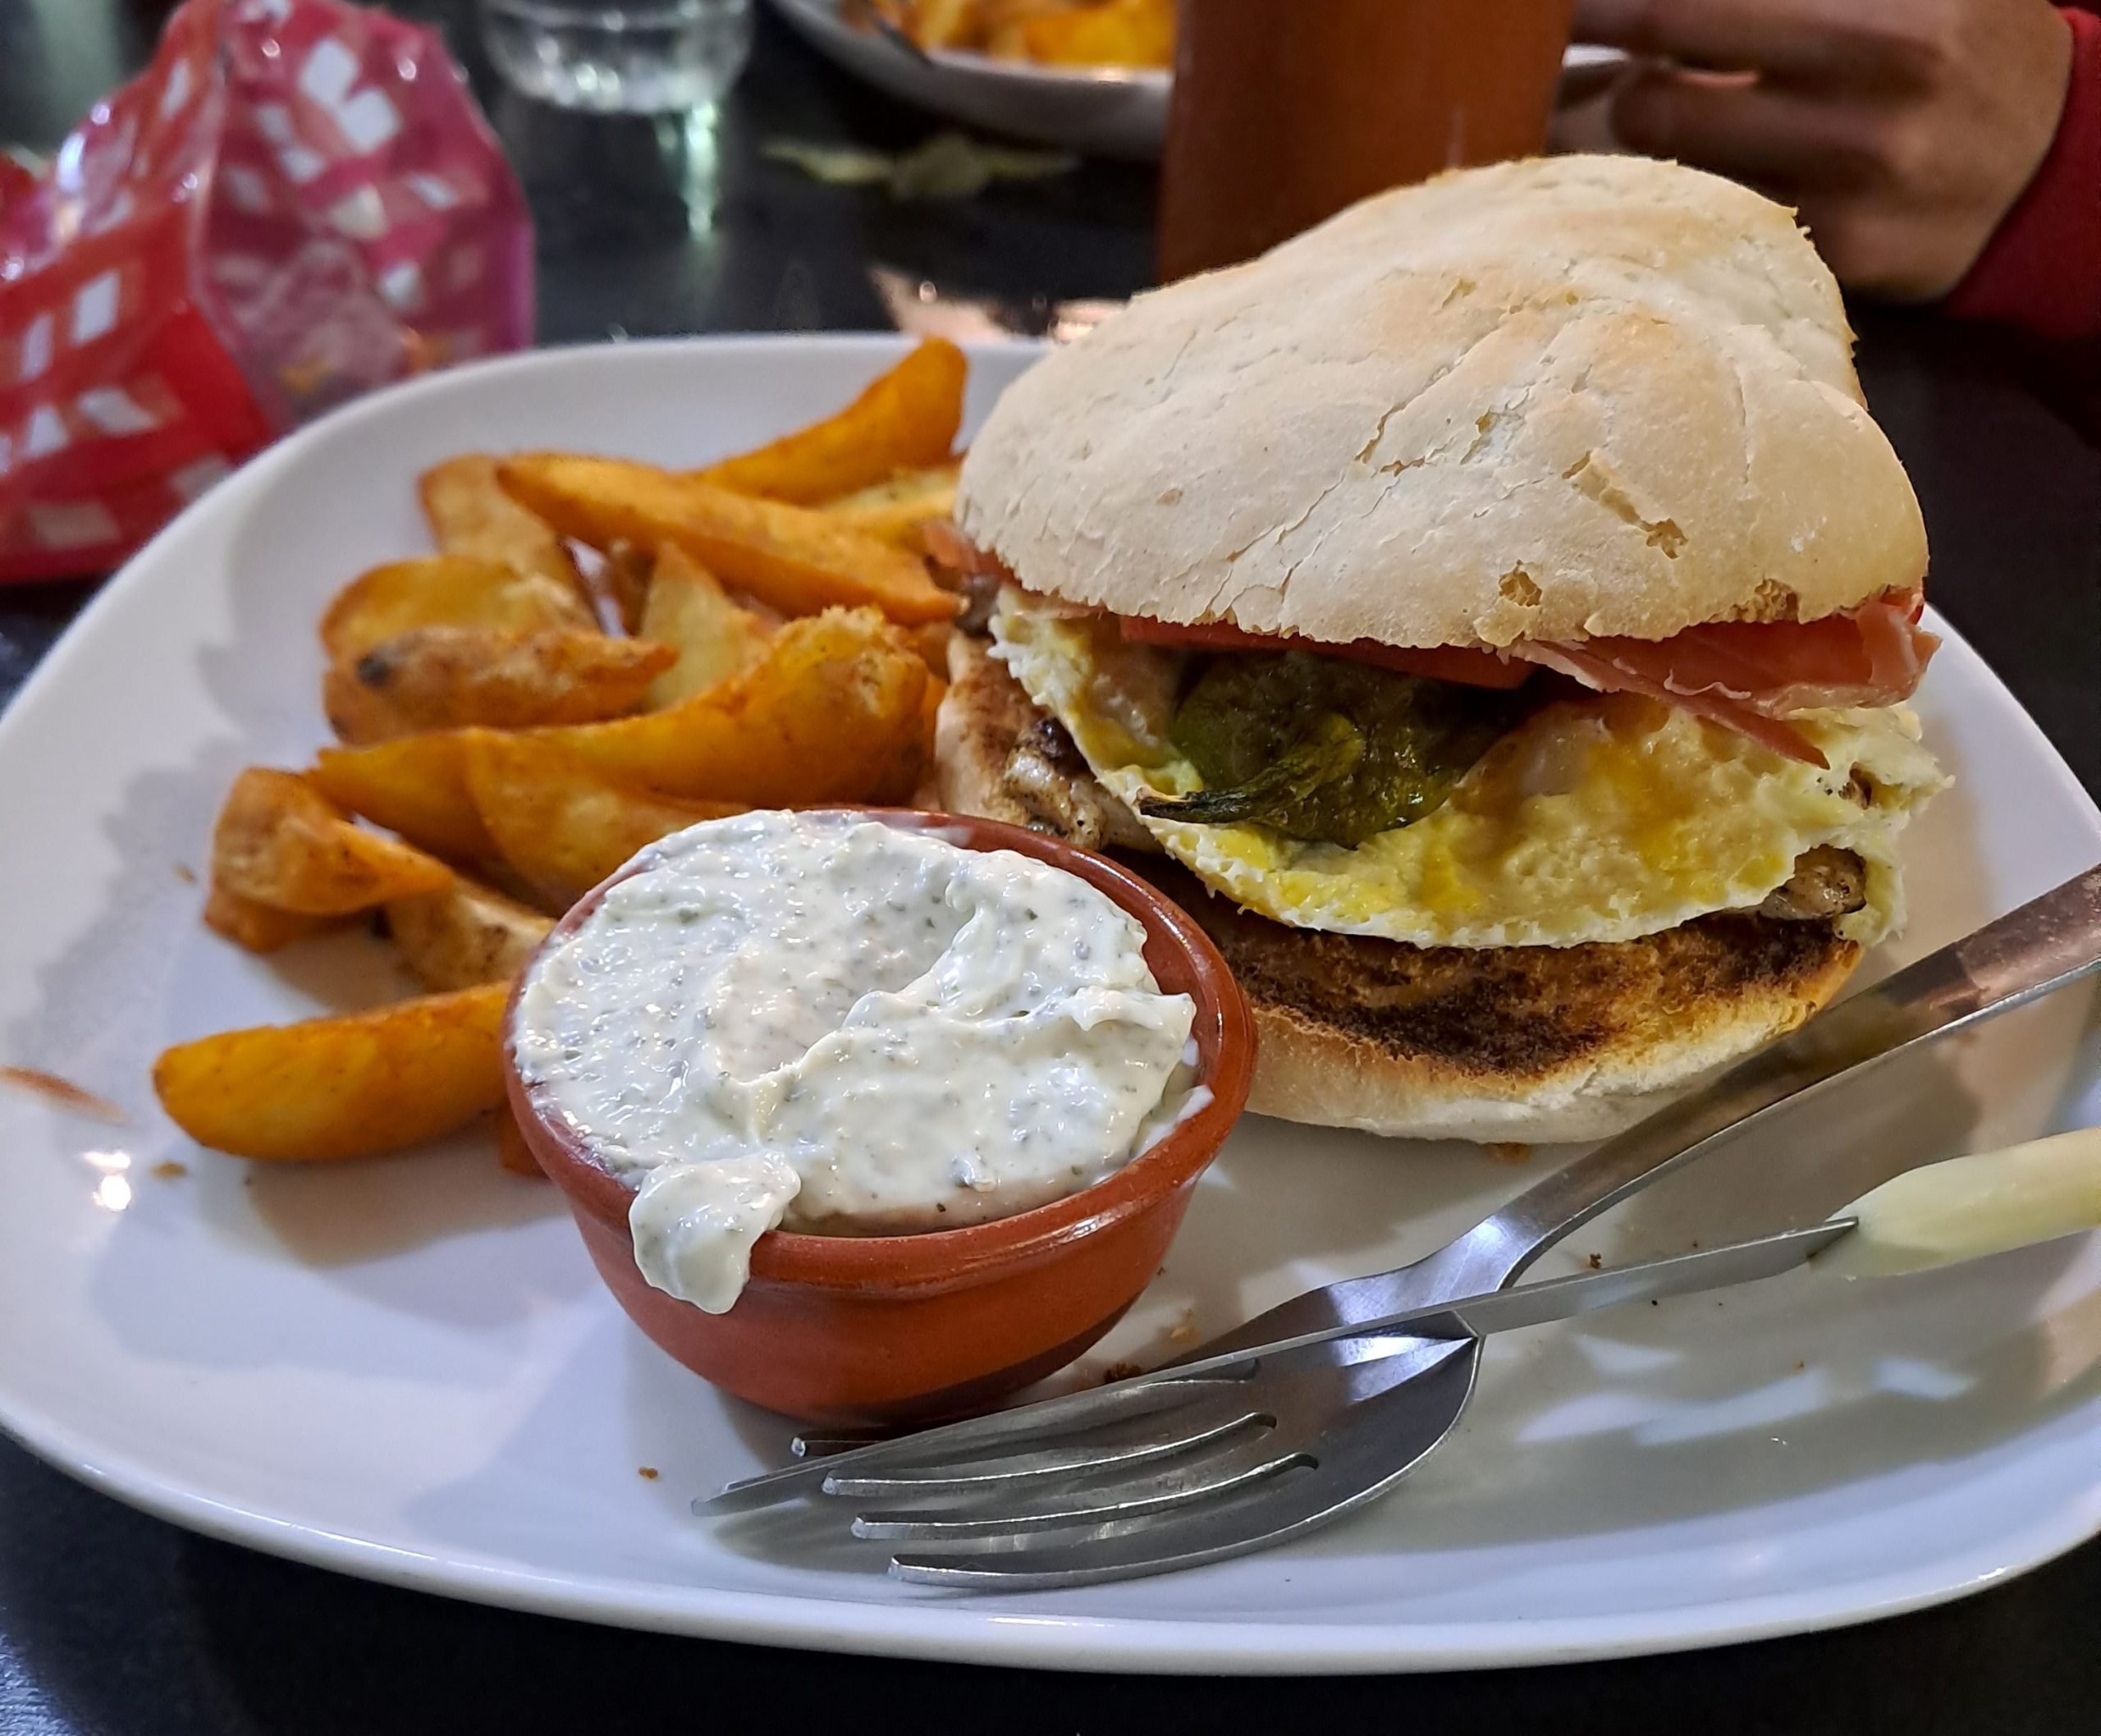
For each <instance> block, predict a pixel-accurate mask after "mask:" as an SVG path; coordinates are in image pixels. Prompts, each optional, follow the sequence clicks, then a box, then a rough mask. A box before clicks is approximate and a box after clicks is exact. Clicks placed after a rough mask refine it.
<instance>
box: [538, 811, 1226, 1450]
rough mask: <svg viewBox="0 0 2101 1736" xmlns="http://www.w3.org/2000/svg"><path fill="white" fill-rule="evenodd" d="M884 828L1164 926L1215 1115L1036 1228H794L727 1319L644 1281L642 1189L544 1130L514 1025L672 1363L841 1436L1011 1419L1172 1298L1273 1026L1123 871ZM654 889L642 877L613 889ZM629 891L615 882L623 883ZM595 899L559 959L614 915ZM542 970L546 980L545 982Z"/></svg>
mask: <svg viewBox="0 0 2101 1736" xmlns="http://www.w3.org/2000/svg"><path fill="white" fill-rule="evenodd" d="M853 811H854V812H860V813H865V814H866V817H867V818H870V819H872V820H878V821H881V822H882V823H883V824H885V825H886V826H895V827H900V828H902V829H905V830H909V831H936V832H939V833H940V834H941V835H942V836H945V837H946V838H949V839H950V840H951V841H954V842H955V843H957V844H959V845H963V846H964V848H966V849H970V850H1015V851H1018V852H1019V853H1020V854H1023V855H1025V856H1032V857H1034V858H1036V859H1037V860H1038V861H1041V862H1047V863H1051V864H1052V865H1053V866H1054V867H1056V868H1064V869H1065V870H1066V871H1067V872H1068V873H1073V874H1077V875H1078V876H1079V877H1080V878H1081V879H1083V880H1084V881H1086V882H1088V883H1089V884H1090V885H1092V886H1097V887H1099V888H1100V889H1101V891H1103V892H1105V893H1106V894H1107V895H1109V896H1110V898H1111V899H1113V900H1115V902H1116V903H1117V904H1119V905H1121V906H1122V907H1123V908H1124V909H1126V910H1128V911H1129V912H1130V913H1131V914H1132V915H1133V916H1135V917H1136V918H1137V919H1138V920H1139V921H1140V922H1141V923H1143V924H1144V925H1145V930H1146V946H1145V955H1146V962H1147V964H1149V965H1150V966H1151V968H1152V973H1153V975H1154V976H1155V977H1156V978H1158V979H1159V983H1160V987H1161V988H1162V989H1164V990H1165V991H1166V992H1169V993H1170V994H1172V993H1178V992H1179V993H1184V994H1188V996H1191V997H1192V999H1193V1000H1194V1001H1196V1003H1197V1019H1196V1024H1195V1028H1194V1029H1193V1032H1192V1035H1193V1036H1194V1037H1195V1039H1196V1044H1197V1074H1198V1076H1199V1083H1201V1084H1202V1085H1204V1086H1206V1087H1207V1088H1209V1090H1210V1092H1211V1101H1210V1102H1209V1103H1207V1104H1206V1105H1205V1106H1204V1107H1203V1108H1202V1109H1201V1110H1199V1111H1197V1113H1196V1114H1194V1115H1191V1116H1189V1117H1188V1119H1187V1120H1184V1121H1183V1122H1182V1123H1181V1124H1180V1125H1178V1126H1176V1127H1175V1128H1174V1129H1173V1130H1172V1131H1171V1132H1170V1133H1169V1134H1168V1135H1167V1136H1166V1138H1164V1139H1162V1140H1161V1141H1160V1143H1158V1144H1156V1145H1155V1146H1153V1147H1151V1149H1150V1150H1148V1151H1147V1152H1143V1153H1142V1154H1141V1155H1140V1156H1138V1157H1135V1158H1133V1160H1132V1161H1130V1162H1128V1163H1127V1164H1125V1165H1124V1167H1123V1168H1122V1169H1120V1170H1117V1171H1116V1172H1115V1174H1114V1175H1109V1176H1106V1177H1105V1178H1104V1179H1101V1181H1098V1182H1096V1183H1095V1184H1094V1185H1093V1186H1092V1187H1089V1188H1086V1189H1082V1190H1081V1191H1080V1192H1079V1193H1075V1194H1073V1195H1071V1196H1070V1197H1069V1198H1065V1199H1061V1200H1057V1201H1055V1202H1052V1203H1051V1204H1050V1205H1047V1206H1038V1207H1036V1208H1035V1209H1034V1210H1033V1211H1029V1212H1017V1213H1016V1214H1015V1215H1014V1216H1012V1217H1004V1218H998V1219H995V1220H994V1221H992V1222H991V1223H986V1224H974V1225H970V1226H968V1228H965V1229H961V1230H929V1231H927V1232H926V1233H925V1234H919V1235H890V1236H835V1235H802V1234H791V1233H790V1232H788V1231H786V1230H774V1231H771V1233H769V1234H766V1235H764V1236H762V1237H760V1239H758V1243H757V1244H755V1245H754V1247H753V1249H752V1262H751V1279H750V1281H749V1283H748V1284H747V1285H745V1287H744V1294H742V1295H741V1296H739V1298H738V1299H737V1303H736V1306H735V1307H734V1308H731V1309H730V1311H729V1312H727V1313H726V1314H709V1313H706V1312H703V1310H701V1309H699V1308H695V1307H694V1306H693V1304H692V1303H689V1302H684V1301H681V1300H680V1299H679V1298H677V1297H675V1296H672V1295H670V1294H666V1292H664V1291H662V1290H660V1289H656V1288H654V1287H653V1286H652V1285H650V1284H649V1283H648V1281H647V1280H645V1279H644V1278H643V1276H642V1274H641V1272H640V1271H638V1270H637V1269H636V1267H635V1263H634V1244H633V1243H632V1241H631V1240H630V1239H629V1234H628V1216H627V1214H628V1205H629V1201H630V1200H631V1199H632V1198H633V1193H632V1191H631V1190H630V1189H629V1187H628V1184H626V1183H625V1182H623V1181H621V1180H620V1179H617V1178H616V1177H615V1176H614V1175H611V1173H609V1172H608V1171H607V1170H604V1169H602V1168H601V1167H600V1166H598V1165H597V1163H596V1162H594V1161H593V1160H592V1158H591V1157H590V1156H589V1155H588V1152H587V1151H586V1149H585V1147H584V1143H583V1142H582V1141H581V1140H580V1139H579V1138H578V1137H577V1135H576V1134H575V1133H574V1131H573V1130H572V1129H570V1127H569V1126H568V1125H567V1124H566V1123H565V1122H563V1121H562V1120H560V1119H559V1118H558V1117H556V1116H554V1115H550V1114H547V1113H543V1112H542V1109H541V1107H540V1106H539V1103H538V1101H537V1099H536V1097H535V1094H534V1092H533V1090H532V1088H530V1087H529V1086H528V1085H527V1084H526V1083H524V1080H523V1079H520V1077H519V1075H518V1070H517V1067H516V1065H515V1058H514V1055H513V1051H512V1040H513V1030H512V1025H513V1024H514V1023H515V1019H516V1017H517V1001H516V997H515V996H514V997H513V999H512V1003H511V1009H510V1015H508V1017H507V1019H506V1030H505V1042H504V1069H505V1074H506V1082H507V1083H508V1087H509V1090H510V1106H511V1109H512V1111H513V1112H514V1113H515V1115H516V1116H517V1118H518V1123H519V1125H520V1128H521V1129H524V1134H525V1138H526V1142H527V1143H528V1144H529V1145H530V1146H531V1147H532V1150H533V1155H534V1157H537V1158H538V1160H539V1162H540V1166H541V1167H542V1169H543V1170H546V1172H547V1175H548V1176H549V1177H550V1178H552V1180H553V1181H554V1182H555V1184H556V1186H558V1187H559V1188H560V1189H561V1191H562V1193H563V1195H564V1197H565V1198H566V1199H567V1201H568V1202H569V1208H570V1212H572V1213H573V1214H574V1216H575V1219H576V1223H577V1227H578V1228H579V1230H582V1232H583V1234H584V1246H585V1247H586V1248H588V1249H589V1250H590V1253H591V1257H592V1259H593V1262H596V1264H597V1268H598V1271H599V1275H600V1276H602V1277H603V1278H604V1279H605V1280H606V1288H607V1289H610V1290H611V1291H612V1293H613V1296H614V1299H616V1301H618V1302H619V1303H620V1306H621V1307H622V1308H625V1309H626V1310H627V1312H628V1315H629V1318H631V1319H632V1320H633V1321H634V1323H635V1324H636V1325H637V1326H640V1327H641V1328H642V1330H643V1331H644V1332H646V1333H648V1335H649V1336H650V1337H651V1338H652V1339H653V1340H655V1341H656V1342H657V1344H658V1345H659V1346H661V1348H662V1349H665V1350H666V1351H669V1352H670V1353H671V1355H673V1356H675V1357H676V1358H678V1359H679V1361H680V1362H681V1363H684V1364H685V1365H686V1367H689V1368H690V1369H692V1370H693V1372H694V1373H696V1374H698V1375H700V1376H703V1377H704V1378H705V1379H707V1380H708V1381H712V1382H713V1383H714V1384H715V1385H716V1386H720V1387H721V1388H722V1389H723V1390H725V1391H726V1392H733V1393H735V1394H736V1395H737V1396H738V1397H739V1398H741V1399H749V1400H750V1401H751V1402H752V1403H753V1404H761V1405H764V1406H765V1407H766V1408H767V1409H768V1410H776V1411H780V1412H783V1413H786V1414H787V1415H789V1416H791V1417H799V1418H807V1419H809V1420H812V1421H816V1422H835V1423H884V1422H899V1421H909V1420H918V1419H921V1418H930V1417H938V1416H944V1415H950V1414H954V1413H960V1412H964V1411H968V1410H971V1409H975V1408H982V1407H984V1406H986V1405H989V1404H991V1403H992V1402H993V1401H995V1400H996V1399H1000V1398H1003V1397H1005V1395H1007V1394H1009V1393H1011V1392H1014V1391H1015V1390H1018V1389H1019V1388H1021V1387H1023V1386H1028V1384H1029V1383H1030V1382H1031V1381H1035V1380H1037V1379H1040V1378H1041V1376H1044V1375H1046V1374H1049V1373H1050V1372H1051V1371H1052V1370H1054V1369H1055V1368H1058V1367H1062V1366H1063V1365H1064V1364H1065V1363H1069V1362H1070V1361H1071V1360H1072V1359H1073V1358H1074V1357H1076V1356H1078V1354H1080V1353H1081V1352H1082V1351H1083V1350H1085V1349H1087V1346H1088V1345H1090V1344H1092V1343H1094V1341H1095V1340H1096V1339H1098V1338H1100V1337H1101V1335H1102V1334H1103V1333H1105V1332H1106V1331H1108V1330H1109V1328H1110V1326H1114V1325H1115V1322H1116V1321H1117V1319H1118V1317H1119V1316H1120V1315H1121V1314H1122V1313H1123V1312H1124V1309H1126V1308H1128V1307H1129V1306H1130V1305H1131V1303H1132V1302H1133V1300H1135V1299H1137V1294H1138V1293H1139V1292H1140V1291H1141V1290H1142V1289H1144V1288H1145V1287H1146V1285H1148V1284H1150V1283H1151V1281H1152V1279H1153V1276H1154V1275H1155V1274H1156V1272H1157V1271H1159V1270H1160V1262H1161V1260H1162V1259H1163V1258H1164V1257H1165V1255H1166V1253H1167V1245H1168V1244H1169V1243H1170V1241H1171V1240H1173V1239H1174V1232H1175V1230H1176V1229H1177V1228H1178V1227H1179V1225H1180V1224H1181V1221H1182V1214H1183V1212H1185V1211H1186V1210H1187V1209H1188V1204H1189V1194H1190V1190H1191V1189H1192V1188H1193V1187H1194V1186H1195V1184H1196V1181H1197V1177H1198V1176H1199V1175H1202V1173H1203V1172H1204V1170H1205V1169H1206V1168H1207V1167H1208V1166H1209V1165H1210V1163H1211V1160H1212V1158H1214V1157H1216V1156H1217V1155H1218V1150H1219V1147H1220V1145H1222V1144H1223V1143H1224V1140H1225V1136H1226V1135H1227V1134H1229V1132H1230V1131H1231V1130H1232V1129H1233V1125H1234V1122H1235V1121H1237V1120H1238V1119H1239V1116H1240V1111H1241V1109H1242V1106H1243V1105H1244V1104H1245V1103H1246V1102H1247V1083H1248V1079H1249V1077H1250V1075H1251V1074H1252V1071H1253V1068H1254V1059H1255V1034H1254V1027H1253V1024H1252V1021H1251V1020H1250V1019H1249V1017H1248V1013H1247V1003H1246V1002H1245V1001H1243V999H1242V998H1241V994H1240V990H1239V988H1238V986H1237V985H1236V984H1235V983H1234V980H1233V978H1232V976H1231V974H1230V973H1229V972H1228V971H1227V969H1226V967H1225V961H1224V960H1223V959H1221V958H1220V956H1219V955H1218V950H1217V949H1216V948H1215V946H1212V945H1211V941H1210V940H1209V939H1208V938H1207V937H1206V936H1205V934H1204V932H1203V930H1202V929H1201V928H1198V927H1197V924H1196V923H1194V922H1193V921H1192V920H1191V919H1190V918H1189V917H1188V916H1187V915H1186V914H1183V911H1182V910H1181V909H1179V907H1178V906H1176V905H1174V904H1173V903H1171V902H1170V900H1167V899H1166V898H1165V897H1163V896H1162V895H1160V893H1158V892H1156V891H1154V890H1153V889H1152V888H1151V886H1147V884H1146V883H1145V882H1143V881H1142V880H1140V879H1138V878H1137V877H1136V876H1134V875H1132V874H1130V873H1127V872H1126V871H1125V870H1124V869H1123V868H1119V867H1118V866H1117V865H1116V864H1115V863H1113V862H1110V861H1107V860H1105V859H1103V858H1101V857H1099V856H1095V855H1091V854H1088V853H1087V852H1086V851H1085V850H1078V849H1077V848H1075V847H1074V846H1073V845H1069V844H1065V843H1063V842H1061V841H1059V840H1057V839H1055V838H1046V837H1043V836H1040V835H1039V834H1037V833H1035V832H1032V831H1023V830H1022V829H1021V828H1020V827H1014V826H1006V825H1002V824H1001V823H1000V822H998V821H996V820H979V819H967V818H960V817H958V816H954V815H950V814H930V813H909V812H904V811H902V810H897V809H885V808H868V809H866V810H858V809H857V810H853ZM632 872H634V870H633V869H632V868H623V869H622V870H621V871H620V873H618V874H616V875H615V876H614V877H613V879H614V880H619V879H621V878H624V877H625V876H626V875H627V874H629V873H632ZM611 884H612V882H611V881H608V882H606V885H608V886H610V885H611ZM604 891H605V887H604V886H601V887H599V888H598V889H597V891H593V892H591V893H590V894H588V895H586V896H585V897H584V900H582V901H581V902H580V903H579V904H578V905H577V906H576V907H575V909H573V910H571V911H570V913H569V914H568V915H567V916H565V918H562V920H561V922H560V923H557V924H556V928H555V929H554V932H553V933H552V934H551V935H550V936H549V937H548V938H547V946H555V945H556V944H558V943H559V942H561V941H562V940H564V939H565V938H566V937H568V936H569V935H570V933H572V932H574V930H575V928H577V926H578V924H579V923H582V922H583V921H584V918H585V917H586V916H588V914H590V912H591V911H592V910H593V909H595V908H596V907H597V902H598V900H599V899H600V898H601V897H602V895H603V894H604ZM528 969H530V967H529V968H528Z"/></svg>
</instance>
